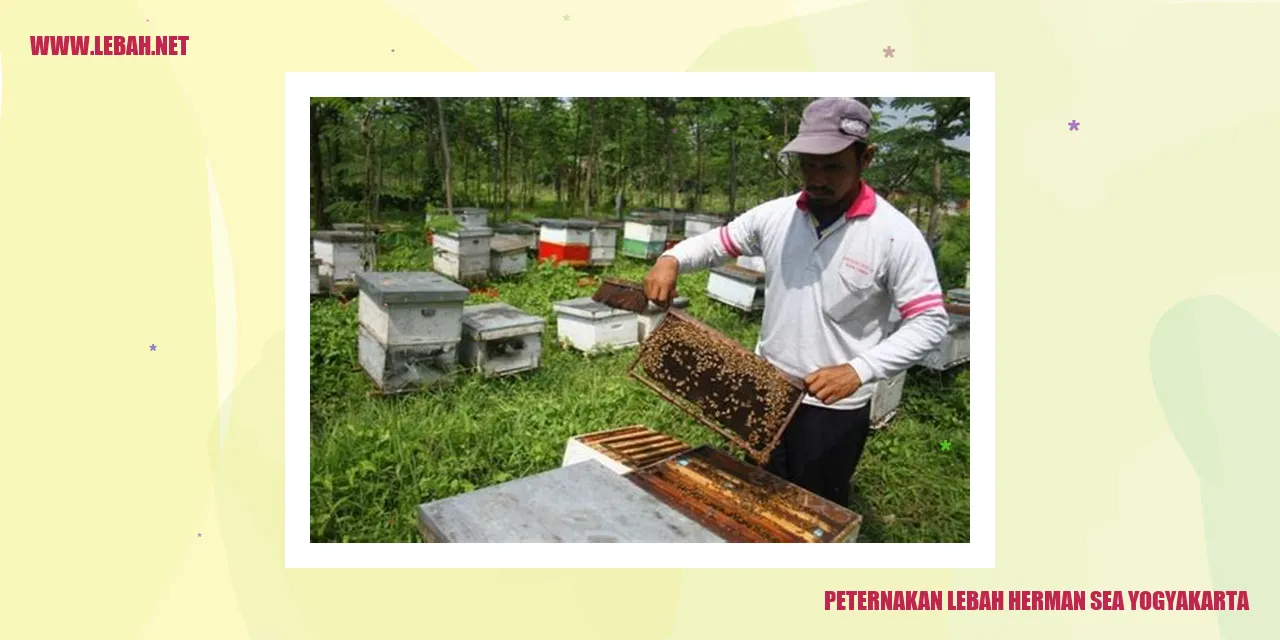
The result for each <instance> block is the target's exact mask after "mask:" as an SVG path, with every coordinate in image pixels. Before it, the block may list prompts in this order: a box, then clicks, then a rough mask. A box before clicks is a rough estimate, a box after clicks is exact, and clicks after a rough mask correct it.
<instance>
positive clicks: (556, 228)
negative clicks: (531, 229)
mask: <svg viewBox="0 0 1280 640" xmlns="http://www.w3.org/2000/svg"><path fill="white" fill-rule="evenodd" d="M539 226H540V228H539V230H538V260H550V261H552V262H563V263H565V264H568V265H570V266H574V267H583V266H586V265H587V263H588V262H590V260H591V229H592V227H593V226H594V225H593V224H591V223H590V222H589V221H586V220H557V219H554V218H544V219H542V220H539Z"/></svg>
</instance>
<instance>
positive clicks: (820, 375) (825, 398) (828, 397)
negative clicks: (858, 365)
mask: <svg viewBox="0 0 1280 640" xmlns="http://www.w3.org/2000/svg"><path fill="white" fill-rule="evenodd" d="M804 385H805V387H806V388H807V389H808V390H809V395H812V396H813V397H815V398H817V399H819V400H821V401H822V403H823V404H832V403H834V402H838V401H840V400H843V399H845V398H847V397H849V396H850V395H852V394H853V392H854V391H857V390H858V387H861V386H862V379H861V378H859V377H858V372H857V371H854V370H853V367H852V366H850V365H847V364H838V365H836V366H834V367H823V368H821V369H818V370H817V371H814V372H813V373H811V374H809V375H808V376H806V377H805V379H804Z"/></svg>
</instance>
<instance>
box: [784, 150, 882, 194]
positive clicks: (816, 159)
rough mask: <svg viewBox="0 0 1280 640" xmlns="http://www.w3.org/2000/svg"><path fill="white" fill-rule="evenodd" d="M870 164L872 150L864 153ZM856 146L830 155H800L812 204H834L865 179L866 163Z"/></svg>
mask: <svg viewBox="0 0 1280 640" xmlns="http://www.w3.org/2000/svg"><path fill="white" fill-rule="evenodd" d="M863 155H864V157H863V158H862V163H861V164H865V163H866V159H867V157H869V156H870V153H869V152H868V153H864V154H863ZM861 164H860V163H859V158H858V155H857V151H856V150H855V148H854V145H849V147H848V148H846V149H845V150H844V151H841V152H840V153H835V154H832V155H829V156H815V155H809V154H804V153H802V154H800V173H801V174H802V175H803V176H804V190H805V192H806V193H808V194H809V203H810V204H811V205H812V206H813V207H814V208H816V209H823V208H827V207H831V206H832V205H835V204H836V203H838V202H841V201H842V200H844V199H845V198H846V197H847V196H849V195H850V194H851V193H853V190H854V189H855V188H856V187H857V186H858V182H859V181H860V180H861V179H862V166H861Z"/></svg>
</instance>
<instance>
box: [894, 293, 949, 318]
mask: <svg viewBox="0 0 1280 640" xmlns="http://www.w3.org/2000/svg"><path fill="white" fill-rule="evenodd" d="M940 306H942V294H941V293H930V294H928V295H923V296H920V297H919V298H916V299H915V300H911V301H910V302H907V303H906V304H904V305H902V306H900V307H898V313H899V314H901V315H902V317H903V318H904V319H905V318H910V317H911V316H914V315H916V314H918V313H920V312H921V311H927V310H929V309H932V308H934V307H940Z"/></svg>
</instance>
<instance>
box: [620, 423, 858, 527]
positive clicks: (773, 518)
mask: <svg viewBox="0 0 1280 640" xmlns="http://www.w3.org/2000/svg"><path fill="white" fill-rule="evenodd" d="M624 477H626V478H627V479H629V480H631V482H633V483H635V484H636V485H637V486H639V487H640V488H642V489H644V490H645V491H646V492H647V493H649V494H650V495H653V496H655V497H657V498H659V499H660V500H662V501H663V502H665V503H666V504H667V505H669V506H670V507H672V508H673V509H675V510H676V511H679V512H680V513H682V514H684V515H685V516H687V517H689V518H690V519H692V520H693V521H695V522H697V523H698V524H700V525H702V526H704V527H706V528H707V529H708V530H710V531H711V532H713V533H715V534H716V535H717V536H719V537H720V538H722V539H724V540H725V541H727V542H853V541H854V540H856V539H857V537H858V529H859V528H860V527H861V525H862V517H861V516H859V515H858V514H856V513H854V512H852V511H850V510H848V509H846V508H844V507H841V506H840V505H838V504H836V503H834V502H831V501H830V500H827V499H826V498H823V497H821V496H818V495H817V494H814V493H811V492H809V491H806V490H804V489H802V488H800V487H798V486H796V485H794V484H791V483H790V482H787V481H785V480H783V479H781V478H779V477H777V476H775V475H773V474H771V473H769V472H767V471H765V470H764V469H761V468H759V467H753V466H751V465H748V464H745V463H743V462H741V461H739V460H738V459H736V458H734V457H733V456H730V455H729V454H727V453H725V452H723V451H720V450H718V449H715V448H713V447H710V446H702V447H698V448H696V449H693V450H692V451H688V452H685V453H680V454H677V455H675V456H672V457H670V458H667V459H665V460H663V461H661V462H659V463H657V464H653V465H649V466H647V467H644V468H642V469H639V470H637V471H634V472H632V473H629V474H627V475H626V476H624Z"/></svg>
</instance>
